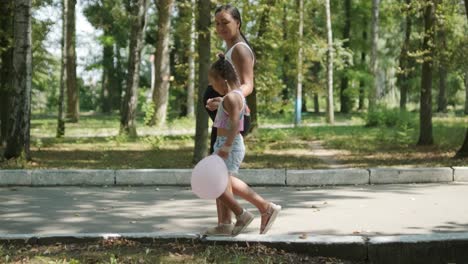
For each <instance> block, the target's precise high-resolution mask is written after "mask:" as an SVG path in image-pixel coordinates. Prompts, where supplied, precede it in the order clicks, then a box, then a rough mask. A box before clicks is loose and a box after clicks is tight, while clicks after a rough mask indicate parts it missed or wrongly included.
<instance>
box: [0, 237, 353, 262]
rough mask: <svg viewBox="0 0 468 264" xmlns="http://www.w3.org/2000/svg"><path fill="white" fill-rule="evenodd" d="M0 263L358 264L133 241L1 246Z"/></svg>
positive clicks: (268, 251) (259, 250) (260, 250)
mask: <svg viewBox="0 0 468 264" xmlns="http://www.w3.org/2000/svg"><path fill="white" fill-rule="evenodd" d="M0 263H22V264H32V263H34V264H36V263H37V264H39V263H41V264H42V263H44V264H49V263H60V264H80V263H86V264H87V263H109V264H118V263H138V264H140V263H200V264H201V263H254V264H256V263H320V264H325V263H329V264H336V263H349V264H352V263H359V262H350V261H343V260H339V259H334V258H326V257H311V256H307V255H304V254H297V253H290V252H285V251H283V250H278V249H275V248H269V247H266V246H263V245H259V244H253V245H246V246H244V247H242V246H238V245H226V246H219V245H205V244H189V243H180V242H179V243H169V242H168V243H162V242H155V243H153V244H144V243H139V242H136V241H131V240H124V239H118V240H105V241H101V242H96V243H82V244H60V243H58V244H55V245H41V246H31V245H3V246H2V245H0Z"/></svg>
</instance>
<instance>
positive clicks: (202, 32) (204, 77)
mask: <svg viewBox="0 0 468 264" xmlns="http://www.w3.org/2000/svg"><path fill="white" fill-rule="evenodd" d="M210 13H211V1H210V0H200V1H198V60H199V63H198V100H197V112H196V131H195V149H194V152H193V162H194V163H197V162H198V161H200V160H201V159H203V158H204V157H205V156H206V154H207V153H208V114H207V112H206V111H205V105H204V104H203V100H202V98H203V94H204V92H205V89H206V87H207V86H208V71H209V68H210V52H211V48H210V37H211V34H210V22H211V15H210Z"/></svg>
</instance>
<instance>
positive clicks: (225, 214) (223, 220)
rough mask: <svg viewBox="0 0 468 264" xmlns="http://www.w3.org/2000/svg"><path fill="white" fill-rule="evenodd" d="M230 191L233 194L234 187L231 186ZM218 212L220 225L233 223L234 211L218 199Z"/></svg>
mask: <svg viewBox="0 0 468 264" xmlns="http://www.w3.org/2000/svg"><path fill="white" fill-rule="evenodd" d="M228 189H230V191H231V193H232V185H229V186H228ZM216 211H217V213H218V224H231V223H232V211H231V210H230V209H229V208H228V207H227V206H226V205H225V204H224V203H223V202H222V201H221V199H219V198H218V199H216Z"/></svg>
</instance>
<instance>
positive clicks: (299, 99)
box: [294, 0, 304, 126]
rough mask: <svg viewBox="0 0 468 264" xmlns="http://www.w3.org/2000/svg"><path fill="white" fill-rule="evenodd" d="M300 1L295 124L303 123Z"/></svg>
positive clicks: (301, 12)
mask: <svg viewBox="0 0 468 264" xmlns="http://www.w3.org/2000/svg"><path fill="white" fill-rule="evenodd" d="M298 1H299V5H298V8H299V10H298V11H299V32H298V35H299V48H298V51H297V89H296V107H295V113H296V114H295V119H294V125H295V126H298V125H300V124H301V115H302V64H303V63H302V60H303V55H302V54H303V47H302V45H303V41H302V38H303V35H304V0H298Z"/></svg>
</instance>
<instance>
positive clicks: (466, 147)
mask: <svg viewBox="0 0 468 264" xmlns="http://www.w3.org/2000/svg"><path fill="white" fill-rule="evenodd" d="M465 12H466V18H467V19H468V0H465ZM465 67H466V66H465ZM465 93H466V97H465V114H468V67H466V69H465ZM455 157H456V158H466V157H468V127H467V129H466V134H465V140H464V141H463V144H462V146H461V148H460V149H459V150H458V151H457V154H456V155H455Z"/></svg>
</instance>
